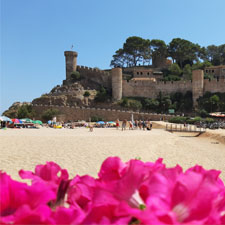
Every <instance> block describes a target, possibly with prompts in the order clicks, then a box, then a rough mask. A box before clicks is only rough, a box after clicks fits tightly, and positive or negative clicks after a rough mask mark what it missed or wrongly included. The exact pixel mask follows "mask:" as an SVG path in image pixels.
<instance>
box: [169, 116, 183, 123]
mask: <svg viewBox="0 0 225 225" xmlns="http://www.w3.org/2000/svg"><path fill="white" fill-rule="evenodd" d="M186 120H187V118H186V117H182V116H175V117H172V118H170V119H169V122H170V123H184V122H186Z"/></svg>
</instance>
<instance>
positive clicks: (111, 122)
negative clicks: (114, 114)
mask: <svg viewBox="0 0 225 225" xmlns="http://www.w3.org/2000/svg"><path fill="white" fill-rule="evenodd" d="M108 123H109V124H113V125H116V123H115V122H113V121H109V122H108Z"/></svg>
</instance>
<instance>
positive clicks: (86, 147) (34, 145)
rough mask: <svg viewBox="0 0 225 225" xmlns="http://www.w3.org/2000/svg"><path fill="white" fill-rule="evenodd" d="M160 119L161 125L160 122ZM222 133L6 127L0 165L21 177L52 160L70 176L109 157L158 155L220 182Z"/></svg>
mask: <svg viewBox="0 0 225 225" xmlns="http://www.w3.org/2000/svg"><path fill="white" fill-rule="evenodd" d="M160 124H161V125H162V127H163V125H164V124H163V122H160ZM155 127H156V126H155ZM158 127H161V126H158ZM210 137H212V138H213V139H212V138H210ZM216 137H220V138H218V140H217V139H215V138H216ZM224 137H225V130H217V131H210V132H207V133H206V134H204V135H203V136H200V137H185V136H179V135H177V134H173V133H170V132H167V131H165V130H164V129H153V130H152V131H142V130H126V131H123V132H122V131H121V130H116V129H115V128H95V129H94V132H89V130H88V129H87V128H76V129H52V128H40V129H7V130H0V145H1V150H0V169H1V170H3V171H6V172H7V173H8V174H10V175H11V176H12V178H14V179H17V180H20V179H19V176H18V171H19V170H20V169H24V170H32V171H33V170H34V168H35V166H36V165H37V164H44V163H45V162H46V161H54V162H56V163H58V164H59V165H60V166H61V167H62V168H66V169H68V171H69V174H70V177H71V178H72V177H73V176H75V175H76V174H79V175H84V174H90V175H92V176H95V177H96V176H97V173H98V171H99V169H100V166H101V163H102V162H103V160H104V159H105V158H107V157H108V156H119V157H120V158H121V159H122V160H123V161H128V160H129V159H132V158H135V157H140V158H141V159H142V160H143V161H155V160H157V159H158V158H159V157H161V158H163V159H164V162H165V163H166V165H167V167H172V166H175V165H176V164H180V165H181V166H182V167H183V168H184V170H186V169H187V168H189V167H191V166H194V165H196V164H198V165H202V166H203V167H204V168H206V169H217V170H220V171H222V173H221V175H220V177H221V178H222V179H223V181H224V182H225V145H224V144H223V142H222V141H221V140H224V139H223V138H224ZM221 138H222V139H221Z"/></svg>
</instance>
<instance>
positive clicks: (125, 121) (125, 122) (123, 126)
mask: <svg viewBox="0 0 225 225" xmlns="http://www.w3.org/2000/svg"><path fill="white" fill-rule="evenodd" d="M126 126H127V120H123V123H122V131H123V130H126Z"/></svg>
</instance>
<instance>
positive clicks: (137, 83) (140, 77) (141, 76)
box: [65, 51, 225, 107]
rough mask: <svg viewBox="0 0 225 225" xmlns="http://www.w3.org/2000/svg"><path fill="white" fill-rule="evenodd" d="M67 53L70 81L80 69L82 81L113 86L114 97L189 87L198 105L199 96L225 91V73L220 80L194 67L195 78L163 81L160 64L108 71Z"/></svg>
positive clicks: (151, 94) (87, 84)
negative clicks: (125, 75)
mask: <svg viewBox="0 0 225 225" xmlns="http://www.w3.org/2000/svg"><path fill="white" fill-rule="evenodd" d="M65 57H66V79H67V81H68V82H70V79H71V74H72V72H75V71H78V72H80V74H81V76H82V78H83V79H81V81H80V82H81V83H82V85H83V86H84V87H88V88H92V89H98V88H99V87H101V86H103V87H105V88H108V89H109V90H110V89H111V90H112V98H113V99H114V100H116V101H118V100H120V99H121V98H122V97H147V98H155V97H157V95H158V94H159V93H160V92H161V93H163V94H165V95H167V94H171V93H175V92H181V93H184V94H185V93H186V92H187V91H191V92H192V95H193V102H194V106H195V107H197V99H198V98H199V97H200V96H203V94H204V93H205V92H207V91H208V92H211V93H215V92H225V79H224V77H223V76H220V77H219V78H220V79H218V80H217V79H215V80H204V73H203V70H193V71H192V81H191V80H188V81H186V80H180V81H160V79H161V77H162V72H161V71H159V70H158V69H159V68H158V69H157V68H152V67H148V68H145V67H137V68H135V67H134V68H123V69H122V68H114V69H112V70H111V71H104V70H100V69H97V68H91V67H87V66H82V65H80V66H77V64H76V60H77V53H76V52H70V51H67V52H65ZM123 72H125V74H126V73H127V74H130V75H133V79H131V80H129V81H127V80H123ZM154 72H155V74H154ZM208 72H209V71H208ZM222 72H223V71H222ZM222 75H223V74H222Z"/></svg>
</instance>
